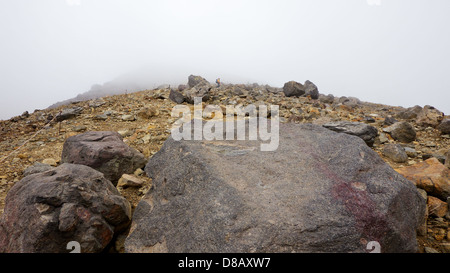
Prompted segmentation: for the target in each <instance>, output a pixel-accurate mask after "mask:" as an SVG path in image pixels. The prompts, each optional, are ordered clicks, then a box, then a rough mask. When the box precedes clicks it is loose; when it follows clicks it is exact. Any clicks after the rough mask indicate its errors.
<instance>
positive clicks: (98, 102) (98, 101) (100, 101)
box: [89, 99, 106, 108]
mask: <svg viewBox="0 0 450 273" xmlns="http://www.w3.org/2000/svg"><path fill="white" fill-rule="evenodd" d="M105 104H106V101H104V100H103V99H95V100H92V101H90V102H89V107H92V108H98V107H100V106H102V105H105Z"/></svg>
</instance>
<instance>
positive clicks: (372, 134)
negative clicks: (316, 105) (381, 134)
mask: <svg viewBox="0 0 450 273" xmlns="http://www.w3.org/2000/svg"><path fill="white" fill-rule="evenodd" d="M322 126H323V127H325V128H327V129H330V130H332V131H335V132H338V133H345V134H349V135H354V136H358V137H360V138H361V139H363V140H364V141H365V142H366V143H367V145H369V146H373V143H374V142H375V138H376V137H377V136H378V130H377V128H375V127H373V126H370V125H367V124H364V123H360V122H349V121H336V122H331V123H327V124H324V125H322Z"/></svg>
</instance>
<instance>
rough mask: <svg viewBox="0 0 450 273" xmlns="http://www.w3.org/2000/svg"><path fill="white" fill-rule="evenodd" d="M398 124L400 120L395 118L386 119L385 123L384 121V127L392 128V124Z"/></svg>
mask: <svg viewBox="0 0 450 273" xmlns="http://www.w3.org/2000/svg"><path fill="white" fill-rule="evenodd" d="M396 122H398V120H396V119H395V118H393V117H386V118H385V119H384V121H383V125H385V126H391V125H392V124H394V123H396Z"/></svg>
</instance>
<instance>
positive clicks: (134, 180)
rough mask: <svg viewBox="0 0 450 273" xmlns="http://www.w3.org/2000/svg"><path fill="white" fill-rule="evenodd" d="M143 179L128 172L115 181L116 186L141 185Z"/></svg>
mask: <svg viewBox="0 0 450 273" xmlns="http://www.w3.org/2000/svg"><path fill="white" fill-rule="evenodd" d="M143 184H144V181H143V180H142V179H140V178H138V177H135V176H133V175H129V174H123V175H122V177H121V178H120V179H119V183H117V186H118V187H123V188H126V187H142V185H143Z"/></svg>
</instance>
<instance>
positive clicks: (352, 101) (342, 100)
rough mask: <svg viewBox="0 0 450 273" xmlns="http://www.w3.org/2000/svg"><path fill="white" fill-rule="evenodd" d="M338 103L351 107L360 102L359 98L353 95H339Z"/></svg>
mask: <svg viewBox="0 0 450 273" xmlns="http://www.w3.org/2000/svg"><path fill="white" fill-rule="evenodd" d="M338 103H342V104H343V105H346V106H348V107H351V108H355V107H357V106H358V105H360V104H361V100H359V99H358V98H355V97H340V98H339V100H338Z"/></svg>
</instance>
